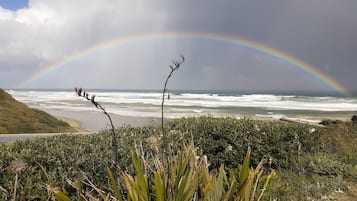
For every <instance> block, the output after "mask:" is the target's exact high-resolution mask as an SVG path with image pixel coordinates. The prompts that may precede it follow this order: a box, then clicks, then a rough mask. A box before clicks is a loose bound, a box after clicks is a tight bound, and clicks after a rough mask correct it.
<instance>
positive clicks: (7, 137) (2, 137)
mask: <svg viewBox="0 0 357 201" xmlns="http://www.w3.org/2000/svg"><path fill="white" fill-rule="evenodd" d="M93 133H95V132H79V133H23V134H0V143H7V142H15V141H17V140H27V139H36V138H44V137H51V136H56V135H78V134H79V135H88V134H93Z"/></svg>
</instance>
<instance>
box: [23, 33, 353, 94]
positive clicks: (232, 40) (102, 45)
mask: <svg viewBox="0 0 357 201" xmlns="http://www.w3.org/2000/svg"><path fill="white" fill-rule="evenodd" d="M175 38H190V39H207V40H212V41H217V42H222V43H229V44H234V45H237V46H241V47H246V48H249V49H252V50H255V51H258V52H260V53H264V54H266V55H269V56H271V57H273V58H277V59H279V60H282V61H284V62H286V63H288V64H290V65H292V66H293V67H295V68H297V69H299V70H301V71H303V72H304V73H306V74H308V75H309V76H312V77H314V78H315V79H317V80H319V81H320V82H322V83H323V84H324V85H326V86H327V87H329V88H330V89H332V90H334V91H337V92H338V93H340V94H342V95H345V96H350V95H351V93H350V92H349V91H348V89H347V88H345V87H344V86H343V85H342V84H340V83H339V82H337V81H336V80H335V79H333V78H332V77H330V76H328V75H326V74H325V73H323V72H321V71H320V70H318V69H316V68H314V67H313V66H311V65H309V64H308V63H306V62H304V61H302V60H300V59H298V58H296V57H293V56H292V55H289V54H287V53H285V52H282V51H280V50H277V49H274V48H271V47H269V46H266V45H263V44H261V43H257V42H254V41H251V40H247V39H243V38H239V37H233V36H227V35H221V34H213V33H199V32H194V33H191V32H160V33H149V34H139V35H130V36H126V37H118V38H113V39H110V40H106V41H102V42H99V43H97V44H94V45H92V46H90V47H87V48H84V49H81V50H79V51H76V52H73V53H71V54H69V55H66V56H64V57H62V58H60V59H58V60H56V61H54V62H52V63H50V64H48V65H46V66H44V67H42V68H40V69H39V70H37V71H36V72H34V73H33V74H31V75H30V76H29V77H28V78H27V79H25V80H23V81H22V82H20V83H19V84H17V86H16V88H24V87H26V86H27V85H29V84H30V83H32V82H34V81H35V80H38V79H39V78H41V77H43V76H46V75H47V74H49V73H51V72H53V71H55V70H56V69H58V68H60V67H62V66H64V65H66V64H68V63H70V62H72V61H74V60H76V59H79V58H82V57H85V56H87V55H89V54H91V53H93V52H96V51H99V50H103V49H107V48H110V47H113V46H124V45H130V44H132V43H140V42H145V41H150V40H159V39H175Z"/></svg>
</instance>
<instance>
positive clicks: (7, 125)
mask: <svg viewBox="0 0 357 201" xmlns="http://www.w3.org/2000/svg"><path fill="white" fill-rule="evenodd" d="M73 131H74V129H73V128H72V127H70V126H69V125H68V123H66V122H64V121H61V120H58V119H56V118H55V117H53V116H52V115H50V114H48V113H46V112H43V111H41V110H37V109H32V108H29V107H27V106H26V105H25V104H23V103H20V102H18V101H16V100H15V99H14V98H13V97H11V95H10V94H8V93H6V92H5V91H4V90H2V89H0V134H1V133H50V132H73Z"/></svg>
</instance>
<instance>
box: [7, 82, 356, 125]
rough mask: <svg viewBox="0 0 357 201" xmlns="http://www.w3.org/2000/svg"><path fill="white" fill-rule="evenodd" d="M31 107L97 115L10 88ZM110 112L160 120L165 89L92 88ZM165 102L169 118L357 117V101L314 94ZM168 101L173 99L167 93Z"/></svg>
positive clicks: (40, 93)
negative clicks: (162, 90)
mask: <svg viewBox="0 0 357 201" xmlns="http://www.w3.org/2000/svg"><path fill="white" fill-rule="evenodd" d="M7 92H8V93H10V94H11V95H12V96H13V97H14V98H15V99H17V100H18V101H21V102H23V103H25V104H26V105H28V106H30V107H33V108H38V109H44V110H46V109H48V110H68V111H95V110H96V108H95V107H94V106H93V105H92V104H91V103H90V102H89V101H86V100H84V99H83V98H81V97H78V96H77V95H76V93H75V92H74V90H70V89H63V90H58V89H56V90H7ZM87 92H88V93H89V94H90V95H96V101H97V102H99V103H100V104H101V105H102V106H104V107H105V108H106V110H107V111H108V112H109V113H112V114H118V115H123V116H131V117H160V116H161V101H162V93H161V91H160V90H98V89H96V90H87ZM169 94H170V95H169V96H170V98H169V99H166V100H165V108H164V112H165V117H166V118H179V117H191V116H202V115H212V116H217V117H223V116H233V117H257V118H274V119H278V118H282V117H299V118H302V117H305V116H309V117H317V119H321V117H335V116H336V117H338V116H339V117H341V116H342V117H346V119H348V118H350V117H351V116H352V115H354V114H357V98H355V97H342V96H332V95H328V94H327V95H324V94H318V95H313V94H311V93H310V94H308V93H305V94H304V93H296V94H295V95H294V94H289V93H281V92H269V93H262V92H260V93H257V92H236V91H208V90H201V91H198V90H196V91H194V90H172V91H169ZM166 98H168V96H167V95H166Z"/></svg>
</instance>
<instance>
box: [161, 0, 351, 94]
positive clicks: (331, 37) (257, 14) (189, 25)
mask: <svg viewBox="0 0 357 201" xmlns="http://www.w3.org/2000/svg"><path fill="white" fill-rule="evenodd" d="M168 9H169V10H171V11H173V12H174V13H175V14H176V17H177V18H176V19H175V21H173V22H172V23H171V24H170V25H169V27H170V28H171V29H178V30H181V29H183V30H196V31H206V32H216V33H217V32H218V33H223V34H227V35H230V36H239V37H243V38H247V39H250V40H254V41H257V42H260V43H263V44H266V45H269V46H271V47H273V48H276V49H279V50H281V51H284V52H287V53H289V54H290V55H293V56H295V57H297V58H299V59H301V60H303V61H305V62H307V63H309V64H311V65H312V66H314V67H316V68H318V69H319V70H321V71H322V72H324V73H326V74H328V75H329V76H331V77H334V78H335V79H337V80H338V81H339V82H341V83H343V84H345V85H346V86H348V87H350V88H352V89H357V86H353V85H351V80H354V77H355V76H356V75H357V62H356V61H355V59H354V58H355V56H356V52H357V40H356V39H355V37H356V36H357V20H354V19H355V18H356V12H355V11H356V9H357V1H344V2H343V3H341V2H339V1H333V0H327V1H325V0H315V1H309V0H302V1H285V0H280V1H279V0H273V1H261V0H260V1H259V0H258V1H257V0H253V1H215V2H213V3H207V2H206V1H205V2H201V1H195V2H192V1H190V2H187V1H184V2H182V1H180V3H176V4H175V5H172V4H170V5H169V6H168Z"/></svg>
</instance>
